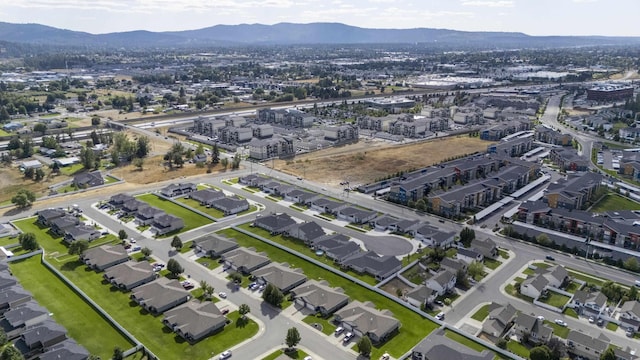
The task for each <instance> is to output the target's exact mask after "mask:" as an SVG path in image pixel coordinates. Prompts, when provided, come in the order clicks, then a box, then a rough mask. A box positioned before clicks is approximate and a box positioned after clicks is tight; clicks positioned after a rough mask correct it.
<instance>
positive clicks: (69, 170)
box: [60, 164, 84, 176]
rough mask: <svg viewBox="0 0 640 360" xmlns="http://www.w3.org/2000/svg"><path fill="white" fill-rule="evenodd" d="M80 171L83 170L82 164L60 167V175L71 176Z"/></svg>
mask: <svg viewBox="0 0 640 360" xmlns="http://www.w3.org/2000/svg"><path fill="white" fill-rule="evenodd" d="M82 169H84V166H82V164H73V165H69V166H64V167H61V168H60V173H61V174H64V175H69V176H71V175H74V174H75V173H77V172H79V171H82Z"/></svg>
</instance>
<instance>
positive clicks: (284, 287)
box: [252, 263, 307, 294]
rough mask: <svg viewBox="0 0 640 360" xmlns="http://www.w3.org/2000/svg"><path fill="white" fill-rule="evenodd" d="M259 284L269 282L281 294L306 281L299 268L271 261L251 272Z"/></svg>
mask: <svg viewBox="0 0 640 360" xmlns="http://www.w3.org/2000/svg"><path fill="white" fill-rule="evenodd" d="M252 275H253V276H255V278H256V282H258V283H259V284H271V285H273V286H275V287H276V288H278V289H279V290H280V291H281V292H282V293H283V294H286V293H288V292H289V291H290V290H291V289H293V288H294V287H296V286H298V285H300V284H302V283H304V282H305V281H307V277H306V276H305V275H304V273H302V270H301V269H298V268H296V269H292V268H290V267H289V264H287V263H282V264H276V263H272V264H269V265H266V266H264V267H262V268H260V269H258V270H255V271H254V272H253V273H252Z"/></svg>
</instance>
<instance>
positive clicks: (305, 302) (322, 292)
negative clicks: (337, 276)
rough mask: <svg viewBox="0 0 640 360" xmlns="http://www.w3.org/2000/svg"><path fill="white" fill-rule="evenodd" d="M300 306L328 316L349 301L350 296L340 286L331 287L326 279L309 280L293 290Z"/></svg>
mask: <svg viewBox="0 0 640 360" xmlns="http://www.w3.org/2000/svg"><path fill="white" fill-rule="evenodd" d="M291 297H292V298H293V299H294V303H295V304H296V305H298V306H302V307H305V308H307V309H309V310H311V311H314V312H316V313H319V314H321V315H322V316H324V317H328V316H330V315H331V314H333V313H334V312H336V311H337V310H338V309H340V308H342V307H343V306H345V305H347V304H348V303H349V297H348V296H347V295H345V294H344V292H343V290H342V289H340V288H337V289H336V288H331V287H329V284H328V283H327V282H326V281H317V280H308V281H307V282H305V283H304V284H302V285H299V286H297V287H295V288H294V289H292V290H291Z"/></svg>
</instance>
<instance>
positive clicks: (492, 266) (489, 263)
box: [484, 258, 502, 270]
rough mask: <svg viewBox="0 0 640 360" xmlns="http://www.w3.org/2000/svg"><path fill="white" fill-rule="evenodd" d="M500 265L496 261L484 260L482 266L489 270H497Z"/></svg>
mask: <svg viewBox="0 0 640 360" xmlns="http://www.w3.org/2000/svg"><path fill="white" fill-rule="evenodd" d="M500 265H502V263H501V262H500V261H498V260H494V259H489V258H484V266H486V267H488V268H489V269H491V270H495V269H497V268H498V266H500Z"/></svg>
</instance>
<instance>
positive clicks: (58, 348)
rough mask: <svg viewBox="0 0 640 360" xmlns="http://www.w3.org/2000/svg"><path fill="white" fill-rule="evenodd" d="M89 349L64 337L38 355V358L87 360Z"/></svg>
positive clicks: (42, 359) (45, 359) (46, 359)
mask: <svg viewBox="0 0 640 360" xmlns="http://www.w3.org/2000/svg"><path fill="white" fill-rule="evenodd" d="M89 355H90V354H89V351H88V350H87V349H85V348H84V347H82V346H80V345H79V344H78V343H77V342H76V341H75V340H73V339H65V340H63V341H61V342H59V343H57V344H55V345H53V346H51V347H49V348H48V349H46V350H45V351H44V352H43V353H42V354H40V355H39V356H38V359H39V360H61V359H64V360H87V359H88V358H89Z"/></svg>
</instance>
